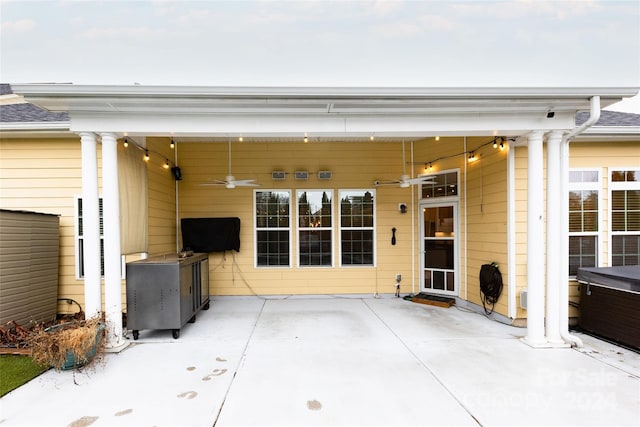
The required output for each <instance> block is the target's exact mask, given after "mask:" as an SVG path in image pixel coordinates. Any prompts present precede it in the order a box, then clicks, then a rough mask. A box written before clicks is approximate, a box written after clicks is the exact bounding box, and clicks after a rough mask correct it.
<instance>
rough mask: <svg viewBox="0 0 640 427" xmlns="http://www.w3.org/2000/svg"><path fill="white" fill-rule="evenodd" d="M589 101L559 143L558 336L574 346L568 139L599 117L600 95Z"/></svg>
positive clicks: (579, 341)
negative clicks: (579, 119)
mask: <svg viewBox="0 0 640 427" xmlns="http://www.w3.org/2000/svg"><path fill="white" fill-rule="evenodd" d="M589 101H590V116H589V118H588V119H587V121H586V122H584V123H583V124H582V125H580V126H579V127H577V128H575V129H573V130H572V131H571V132H569V133H568V134H566V135H565V136H564V137H563V138H562V143H561V144H560V155H561V159H562V160H561V162H562V163H561V168H562V169H561V179H560V191H562V194H563V202H562V233H561V235H560V237H561V248H562V254H563V256H561V257H560V259H561V265H560V274H561V277H563V282H562V283H564V285H563V286H560V289H559V298H558V299H559V302H560V311H559V317H560V336H561V337H562V339H563V340H565V341H566V342H568V343H571V345H572V346H576V347H583V344H582V340H581V339H580V338H578V337H576V336H575V335H571V334H570V333H569V285H568V283H567V276H568V271H569V260H568V253H569V198H568V197H567V194H568V191H569V141H570V140H571V139H572V138H574V137H576V136H577V135H579V134H581V133H582V132H584V131H585V130H586V129H587V128H589V127H591V126H593V125H594V124H595V123H596V122H597V121H598V120H599V119H600V96H598V95H595V96H592V97H591V99H590V100H589Z"/></svg>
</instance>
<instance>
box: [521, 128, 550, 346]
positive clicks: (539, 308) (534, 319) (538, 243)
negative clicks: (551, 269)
mask: <svg viewBox="0 0 640 427" xmlns="http://www.w3.org/2000/svg"><path fill="white" fill-rule="evenodd" d="M543 135H544V133H543V132H541V131H535V132H532V133H531V134H530V135H529V141H528V143H527V147H528V148H527V154H528V161H527V292H528V296H527V305H528V307H527V336H526V337H525V339H524V340H525V342H526V343H527V344H529V345H531V346H532V347H542V346H546V343H547V340H546V339H545V337H544V289H545V280H544V227H543V224H544V217H543V213H544V206H543V202H544V187H543V178H544V177H543V162H542V159H543V156H542V137H543Z"/></svg>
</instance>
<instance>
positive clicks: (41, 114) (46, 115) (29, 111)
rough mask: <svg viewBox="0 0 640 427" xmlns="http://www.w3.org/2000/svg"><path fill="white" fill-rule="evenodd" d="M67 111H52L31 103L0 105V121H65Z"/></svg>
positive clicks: (67, 116) (67, 117)
mask: <svg viewBox="0 0 640 427" xmlns="http://www.w3.org/2000/svg"><path fill="white" fill-rule="evenodd" d="M67 121H69V114H68V113H64V112H63V113H52V112H51V111H47V110H45V109H43V108H40V107H36V106H35V105H33V104H9V105H0V122H2V123H16V122H67Z"/></svg>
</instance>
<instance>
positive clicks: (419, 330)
mask: <svg viewBox="0 0 640 427" xmlns="http://www.w3.org/2000/svg"><path fill="white" fill-rule="evenodd" d="M525 333H526V330H524V329H520V328H514V327H510V326H507V325H504V324H501V323H498V322H495V321H492V320H489V319H487V318H486V317H484V316H483V315H480V314H477V313H470V312H467V311H463V310H462V309H457V308H455V307H452V308H448V309H446V308H439V307H433V306H427V305H422V304H415V303H411V302H408V301H404V300H402V299H397V298H391V297H384V298H380V299H374V298H345V297H330V296H322V297H291V298H287V299H280V298H278V297H273V298H268V299H263V298H258V297H216V298H215V300H214V301H212V304H211V309H210V310H208V311H203V312H201V313H199V314H198V316H197V321H196V323H194V324H187V325H186V326H185V327H184V328H183V329H182V331H181V336H180V338H179V339H178V340H174V339H173V338H172V337H171V332H170V331H147V330H144V331H141V332H140V339H139V340H138V341H135V342H132V344H131V345H130V346H129V347H128V348H127V349H126V350H124V351H122V352H121V353H119V354H108V355H106V356H105V358H104V360H103V361H102V362H101V363H99V364H97V365H95V366H93V367H92V368H90V369H86V370H84V371H82V372H76V373H72V372H55V371H53V370H50V371H48V372H46V373H45V374H43V375H41V376H40V377H38V378H36V379H35V380H33V381H31V382H29V383H28V384H26V385H24V386H22V387H20V388H18V389H17V390H15V391H13V392H11V393H9V394H8V395H6V396H4V397H3V398H2V399H0V426H2V427H4V426H17V425H28V426H44V425H56V426H74V427H80V426H88V425H92V426H120V425H122V426H170V425H173V426H213V425H215V426H244V425H250V426H276V425H277V426H280V425H290V426H307V425H385V426H400V425H420V426H429V425H464V426H476V425H482V426H517V425H562V426H568V425H576V426H578V425H579V426H586V425H602V426H617V425H629V426H630V425H636V426H637V425H640V355H639V354H637V353H634V352H631V351H628V350H625V349H623V348H620V347H617V346H614V345H611V344H608V343H605V342H603V341H600V340H597V339H594V338H591V337H588V336H584V335H581V337H582V338H583V339H584V340H585V344H586V346H585V348H583V349H580V350H576V349H533V348H530V347H529V346H527V345H526V344H524V343H523V342H521V341H520V340H519V338H520V337H521V336H523V335H524V334H525Z"/></svg>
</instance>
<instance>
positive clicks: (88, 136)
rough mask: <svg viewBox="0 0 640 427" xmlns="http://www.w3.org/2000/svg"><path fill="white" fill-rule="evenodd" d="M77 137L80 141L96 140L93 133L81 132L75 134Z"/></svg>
mask: <svg viewBox="0 0 640 427" xmlns="http://www.w3.org/2000/svg"><path fill="white" fill-rule="evenodd" d="M77 135H79V136H80V139H87V138H91V139H94V140H95V139H96V134H95V133H94V132H87V131H82V132H77Z"/></svg>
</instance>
